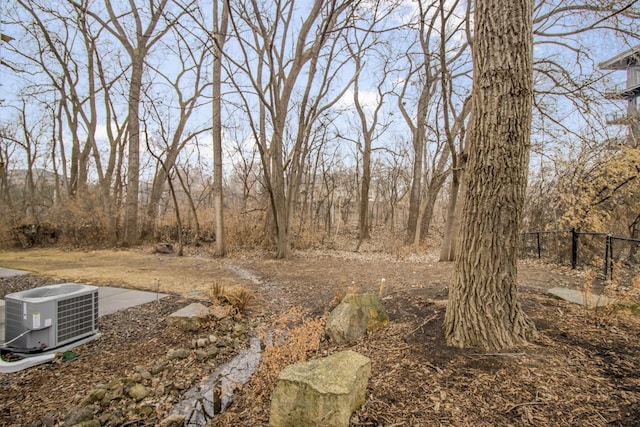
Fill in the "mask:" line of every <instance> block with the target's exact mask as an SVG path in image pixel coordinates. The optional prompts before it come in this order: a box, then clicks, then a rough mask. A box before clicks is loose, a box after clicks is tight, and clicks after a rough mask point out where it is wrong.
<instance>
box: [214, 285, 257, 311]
mask: <svg viewBox="0 0 640 427" xmlns="http://www.w3.org/2000/svg"><path fill="white" fill-rule="evenodd" d="M207 294H208V297H209V299H210V300H211V302H212V303H214V304H221V303H228V304H230V305H231V306H232V307H233V308H235V309H236V310H237V312H244V311H247V310H251V309H252V308H255V307H256V305H257V303H258V299H257V298H256V296H255V294H254V293H253V292H252V291H250V290H249V289H246V288H243V287H241V286H231V287H226V286H225V285H223V284H222V283H220V282H219V281H217V280H216V281H214V282H213V284H212V285H211V288H209V291H208V292H207Z"/></svg>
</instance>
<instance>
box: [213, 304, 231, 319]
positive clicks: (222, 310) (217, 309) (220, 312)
mask: <svg viewBox="0 0 640 427" xmlns="http://www.w3.org/2000/svg"><path fill="white" fill-rule="evenodd" d="M209 308H210V309H211V314H212V315H213V317H215V318H216V319H218V320H222V319H225V318H227V317H229V309H228V308H227V307H224V306H222V305H217V304H216V305H212V306H211V307H209Z"/></svg>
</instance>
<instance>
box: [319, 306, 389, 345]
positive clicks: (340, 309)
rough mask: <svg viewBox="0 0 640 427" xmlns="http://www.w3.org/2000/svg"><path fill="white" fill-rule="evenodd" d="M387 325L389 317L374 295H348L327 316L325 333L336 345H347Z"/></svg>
mask: <svg viewBox="0 0 640 427" xmlns="http://www.w3.org/2000/svg"><path fill="white" fill-rule="evenodd" d="M388 323H389V316H388V315H387V312H386V311H385V309H384V307H383V306H382V304H380V302H379V301H378V298H377V297H376V296H375V295H374V294H348V295H346V296H345V297H344V298H343V299H342V302H340V304H338V306H337V307H336V308H334V309H333V311H332V312H331V314H329V318H328V319H327V326H326V332H327V335H328V336H329V338H331V340H332V341H333V342H335V343H336V344H348V343H351V342H354V341H356V340H357V339H359V338H360V337H362V336H364V335H365V334H366V333H367V332H371V331H374V330H376V329H380V328H382V327H384V326H386V325H387V324H388Z"/></svg>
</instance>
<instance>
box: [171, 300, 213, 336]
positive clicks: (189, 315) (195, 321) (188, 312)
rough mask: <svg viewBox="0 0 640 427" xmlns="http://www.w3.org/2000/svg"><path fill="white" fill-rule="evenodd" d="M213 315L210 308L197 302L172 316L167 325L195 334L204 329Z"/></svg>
mask: <svg viewBox="0 0 640 427" xmlns="http://www.w3.org/2000/svg"><path fill="white" fill-rule="evenodd" d="M211 315H212V313H211V309H210V308H209V307H206V306H204V305H203V304H200V303H199V302H195V303H193V304H189V305H188V306H186V307H184V308H181V309H180V310H178V311H176V312H175V313H172V314H170V315H169V317H167V323H168V324H169V325H170V326H174V327H177V328H179V329H182V330H184V331H187V332H195V331H198V330H200V329H201V328H202V327H203V325H204V324H205V323H206V321H207V320H208V318H209V317H210V316H211Z"/></svg>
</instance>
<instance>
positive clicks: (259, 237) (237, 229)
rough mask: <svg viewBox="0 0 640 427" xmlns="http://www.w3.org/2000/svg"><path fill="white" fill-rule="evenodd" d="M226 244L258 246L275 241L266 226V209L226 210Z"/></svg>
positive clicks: (229, 245) (247, 246) (232, 245)
mask: <svg viewBox="0 0 640 427" xmlns="http://www.w3.org/2000/svg"><path fill="white" fill-rule="evenodd" d="M224 221H225V231H226V236H225V237H226V244H227V246H228V247H229V248H249V249H251V248H258V247H266V246H268V245H271V244H272V243H273V240H272V237H271V234H268V233H269V232H270V229H268V228H267V227H266V226H265V221H266V215H265V213H264V211H254V212H246V213H243V212H225V216H224Z"/></svg>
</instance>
